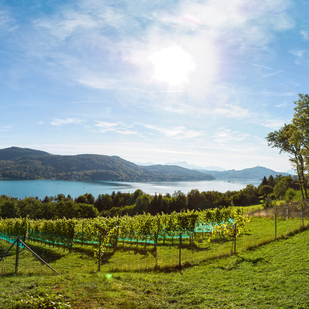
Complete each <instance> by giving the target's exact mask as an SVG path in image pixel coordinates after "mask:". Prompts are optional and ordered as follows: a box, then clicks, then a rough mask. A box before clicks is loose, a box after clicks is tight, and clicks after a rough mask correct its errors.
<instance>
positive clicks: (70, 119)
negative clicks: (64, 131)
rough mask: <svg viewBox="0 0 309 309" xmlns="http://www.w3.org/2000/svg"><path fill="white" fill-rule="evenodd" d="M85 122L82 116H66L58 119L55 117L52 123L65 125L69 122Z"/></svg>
mask: <svg viewBox="0 0 309 309" xmlns="http://www.w3.org/2000/svg"><path fill="white" fill-rule="evenodd" d="M82 122H84V120H82V119H80V118H66V119H58V118H54V119H53V120H52V121H51V122H50V124H51V125H53V126H64V125H68V124H80V123H82Z"/></svg>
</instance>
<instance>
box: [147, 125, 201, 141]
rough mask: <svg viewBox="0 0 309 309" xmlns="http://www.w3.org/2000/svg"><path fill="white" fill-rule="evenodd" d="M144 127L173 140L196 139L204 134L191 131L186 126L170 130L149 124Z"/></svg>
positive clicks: (170, 128)
mask: <svg viewBox="0 0 309 309" xmlns="http://www.w3.org/2000/svg"><path fill="white" fill-rule="evenodd" d="M144 126H145V127H146V128H147V129H151V130H154V131H157V132H160V133H162V134H163V135H165V136H166V137H168V138H173V139H186V138H194V137H198V136H201V135H202V134H203V133H202V132H199V131H194V130H189V129H187V128H186V127H185V126H178V127H169V128H168V127H162V126H156V125H148V124H144Z"/></svg>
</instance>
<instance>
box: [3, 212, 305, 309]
mask: <svg viewBox="0 0 309 309" xmlns="http://www.w3.org/2000/svg"><path fill="white" fill-rule="evenodd" d="M308 225H309V221H308V219H305V221H304V228H303V227H302V221H301V219H300V218H290V219H288V220H284V219H282V218H280V219H278V220H277V239H275V237H274V236H275V220H274V217H273V216H270V217H268V218H267V217H252V219H251V222H250V223H248V224H247V225H246V227H245V230H244V233H243V234H242V235H241V236H239V237H238V238H237V247H236V248H237V254H233V252H232V249H233V241H232V239H228V238H225V237H220V236H218V237H216V239H215V240H214V241H212V242H210V243H208V242H207V241H206V240H205V239H204V238H203V237H202V236H201V235H197V236H196V237H195V238H194V240H193V242H191V243H190V242H189V240H185V241H183V244H182V250H181V265H182V267H181V269H179V248H178V244H176V243H173V244H171V243H166V244H165V245H161V246H158V247H157V250H155V249H154V246H151V245H147V246H146V247H145V246H144V245H141V244H140V245H138V246H137V245H136V244H127V243H121V242H120V243H118V247H117V250H116V251H115V252H114V251H113V250H111V249H110V250H108V251H107V252H106V253H105V255H104V257H105V259H104V261H103V263H102V265H101V268H100V271H98V265H97V263H96V260H95V259H94V257H93V248H92V247H91V246H80V245H79V246H74V248H73V249H72V252H71V253H70V252H69V251H68V250H63V248H53V247H52V246H50V247H49V246H46V245H44V244H38V243H32V242H28V245H29V246H30V247H31V248H32V249H33V250H34V251H35V252H36V253H38V254H39V255H40V256H41V257H42V258H44V260H46V261H47V262H48V263H49V264H50V265H51V266H52V267H53V268H54V269H56V270H57V271H58V272H59V273H60V275H57V274H56V273H54V272H53V271H52V270H51V269H50V268H48V267H47V266H46V265H44V264H42V263H41V262H40V261H39V260H37V259H36V258H35V257H34V256H33V255H32V254H31V253H30V252H29V251H27V250H24V249H23V250H21V252H20V259H19V267H18V273H17V274H15V252H14V250H15V249H12V251H10V256H8V257H7V258H5V260H4V261H2V262H1V263H0V276H1V279H0V280H1V292H0V307H1V308H40V305H42V307H41V308H70V307H71V308H307V307H308V304H309V296H308V295H307V291H308V284H309V276H308V275H309V263H308V262H309V255H308V242H307V239H308V237H309V230H307V227H308ZM9 246H10V245H9V244H7V243H5V242H4V241H0V250H1V252H4V251H5V250H7V248H8V247H9ZM43 304H45V307H43Z"/></svg>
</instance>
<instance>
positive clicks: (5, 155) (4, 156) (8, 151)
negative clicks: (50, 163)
mask: <svg viewBox="0 0 309 309" xmlns="http://www.w3.org/2000/svg"><path fill="white" fill-rule="evenodd" d="M45 155H49V153H48V152H45V151H41V150H34V149H29V148H19V147H10V148H5V149H0V160H12V159H15V158H20V157H25V156H38V157H39V156H45Z"/></svg>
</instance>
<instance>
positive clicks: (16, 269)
mask: <svg viewBox="0 0 309 309" xmlns="http://www.w3.org/2000/svg"><path fill="white" fill-rule="evenodd" d="M18 260H19V236H18V237H17V241H16V262H15V274H17V273H18Z"/></svg>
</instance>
